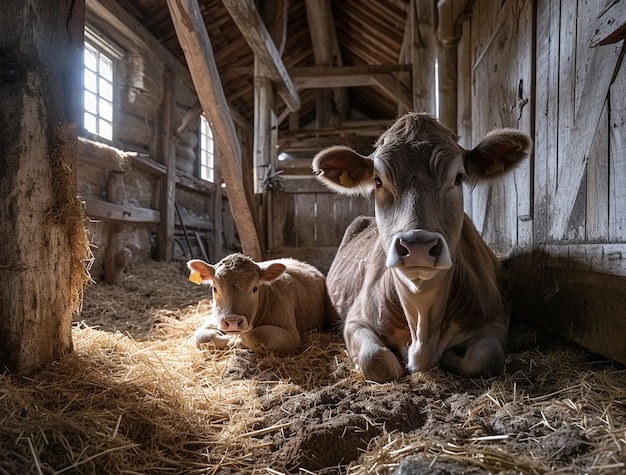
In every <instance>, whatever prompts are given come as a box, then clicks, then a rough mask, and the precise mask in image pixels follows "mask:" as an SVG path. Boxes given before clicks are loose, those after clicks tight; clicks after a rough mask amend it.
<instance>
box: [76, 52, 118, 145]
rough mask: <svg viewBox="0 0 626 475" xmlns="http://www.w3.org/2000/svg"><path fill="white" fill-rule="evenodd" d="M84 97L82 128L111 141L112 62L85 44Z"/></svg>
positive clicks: (103, 54)
mask: <svg viewBox="0 0 626 475" xmlns="http://www.w3.org/2000/svg"><path fill="white" fill-rule="evenodd" d="M84 66H85V68H84V80H85V97H84V107H85V113H84V116H83V127H84V128H85V130H87V131H88V132H91V133H92V134H95V135H98V136H99V137H102V138H103V139H106V140H113V60H112V59H111V58H110V57H109V56H107V55H106V54H105V53H103V52H102V51H101V50H99V49H98V48H96V47H95V46H94V45H93V44H91V43H89V42H85V55H84Z"/></svg>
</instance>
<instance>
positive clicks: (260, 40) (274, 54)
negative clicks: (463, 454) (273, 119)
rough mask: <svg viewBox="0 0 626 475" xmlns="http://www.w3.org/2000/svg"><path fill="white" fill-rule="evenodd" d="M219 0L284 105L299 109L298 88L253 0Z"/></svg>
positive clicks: (170, 0) (169, 0)
mask: <svg viewBox="0 0 626 475" xmlns="http://www.w3.org/2000/svg"><path fill="white" fill-rule="evenodd" d="M223 2H224V5H225V6H226V8H227V9H228V12H229V13H230V16H231V17H232V18H233V20H234V21H235V23H236V24H237V26H238V27H239V30H240V31H241V34H242V35H243V37H244V38H245V39H246V41H247V42H248V45H249V46H250V48H251V49H252V51H253V52H254V55H255V57H256V58H257V59H258V61H259V62H260V63H261V65H262V67H263V69H264V70H265V71H266V73H267V76H268V77H269V78H271V79H272V81H273V82H274V84H275V86H276V91H277V92H278V94H279V95H280V96H281V97H282V98H283V100H284V101H285V104H287V107H289V108H290V109H291V110H292V111H296V110H298V109H300V96H299V95H298V91H297V90H296V87H295V86H294V84H293V82H292V81H291V78H290V77H289V73H287V68H285V65H284V64H283V61H282V60H281V59H280V55H279V54H278V50H277V49H276V45H274V41H273V40H272V37H271V36H270V34H269V32H268V31H267V28H266V27H265V24H264V23H263V20H262V19H261V16H260V15H259V12H258V11H257V9H256V7H255V6H254V3H253V2H251V1H250V0H223ZM169 3H173V0H168V4H169Z"/></svg>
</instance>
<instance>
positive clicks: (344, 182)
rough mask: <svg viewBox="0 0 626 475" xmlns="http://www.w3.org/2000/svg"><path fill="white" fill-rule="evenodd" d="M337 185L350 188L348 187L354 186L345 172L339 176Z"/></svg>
mask: <svg viewBox="0 0 626 475" xmlns="http://www.w3.org/2000/svg"><path fill="white" fill-rule="evenodd" d="M339 183H341V184H342V185H343V186H350V187H351V186H354V182H353V181H352V178H350V177H349V176H348V172H347V171H345V170H344V171H343V173H342V174H341V175H340V176H339Z"/></svg>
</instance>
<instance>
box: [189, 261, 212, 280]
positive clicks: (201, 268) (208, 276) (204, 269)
mask: <svg viewBox="0 0 626 475" xmlns="http://www.w3.org/2000/svg"><path fill="white" fill-rule="evenodd" d="M187 267H189V270H190V271H191V273H192V275H193V273H194V272H195V273H197V274H198V275H199V276H200V279H202V283H203V284H210V283H211V282H213V278H214V277H215V267H213V266H212V265H211V264H207V263H206V262H204V261H203V260H200V259H192V260H191V261H188V262H187ZM190 280H191V276H190Z"/></svg>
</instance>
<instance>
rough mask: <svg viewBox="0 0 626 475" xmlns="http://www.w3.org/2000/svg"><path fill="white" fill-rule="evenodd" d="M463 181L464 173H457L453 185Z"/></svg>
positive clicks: (460, 183)
mask: <svg viewBox="0 0 626 475" xmlns="http://www.w3.org/2000/svg"><path fill="white" fill-rule="evenodd" d="M464 181H465V175H464V174H463V173H459V174H457V176H456V177H455V178H454V185H455V186H459V185H462V184H463V182H464Z"/></svg>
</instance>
